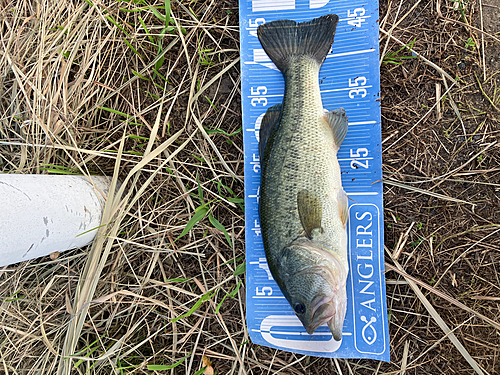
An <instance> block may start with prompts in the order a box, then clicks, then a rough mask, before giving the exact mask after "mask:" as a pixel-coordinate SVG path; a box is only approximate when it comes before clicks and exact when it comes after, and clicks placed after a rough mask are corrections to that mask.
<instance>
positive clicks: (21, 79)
mask: <svg viewBox="0 0 500 375" xmlns="http://www.w3.org/2000/svg"><path fill="white" fill-rule="evenodd" d="M490 3H491V4H490ZM1 4H2V7H1V8H0V22H1V27H2V33H1V34H0V48H1V53H0V92H1V95H0V170H1V171H2V172H7V173H69V172H71V173H80V174H85V175H87V176H89V178H91V176H92V175H94V174H107V175H110V176H112V177H113V178H114V183H113V184H114V185H113V187H112V191H114V194H113V196H112V197H110V198H108V201H107V203H106V207H105V211H104V214H103V218H102V223H103V224H106V225H105V226H103V227H102V228H100V229H99V232H98V234H97V237H96V240H95V241H94V242H93V244H92V245H91V246H88V247H87V248H83V249H75V250H71V251H68V252H65V253H63V254H61V255H60V257H59V258H58V259H56V260H50V259H49V258H48V257H47V258H42V259H38V260H33V261H29V262H24V263H20V264H17V265H12V266H8V267H4V268H2V269H0V304H1V305H0V311H1V315H0V330H1V331H2V333H3V335H0V373H5V374H9V375H10V374H70V373H75V374H136V373H148V374H150V373H154V372H155V371H157V373H160V370H158V369H159V368H154V367H151V366H155V365H158V366H164V367H163V371H161V372H162V373H167V372H170V373H171V374H174V373H177V374H189V375H192V374H194V373H198V374H200V373H201V372H200V371H201V370H200V369H201V366H202V365H203V363H205V365H206V364H207V363H208V362H206V361H205V362H203V361H202V356H206V357H208V358H210V359H211V361H212V366H213V368H214V369H215V370H216V371H217V372H218V373H219V374H274V373H280V374H331V373H338V374H395V373H400V374H437V373H446V374H457V373H458V374H470V373H473V372H474V371H475V372H476V373H483V374H497V373H499V370H498V369H499V368H500V358H499V356H500V337H499V331H498V328H497V326H498V324H499V321H500V320H499V319H498V316H499V315H500V299H499V297H498V295H499V293H498V291H499V290H500V276H499V275H498V273H499V272H500V269H499V262H500V253H499V245H500V243H499V240H498V238H499V236H498V230H499V228H498V224H499V223H500V213H499V210H498V206H499V197H500V180H499V177H498V176H499V172H500V162H499V158H498V148H499V144H498V139H499V132H500V129H499V121H500V113H499V112H498V108H499V106H500V80H499V78H500V74H498V73H499V72H500V60H498V55H500V53H499V51H500V44H499V43H498V41H497V38H498V37H499V34H498V33H499V32H500V29H499V28H498V27H496V26H495V24H492V23H491V22H490V23H488V21H489V20H490V19H493V18H494V17H496V16H497V15H500V6H498V5H495V4H494V3H493V1H492V0H490V1H489V3H488V2H487V0H484V1H483V2H482V3H480V1H479V0H478V1H476V0H469V2H464V1H458V2H452V1H444V0H437V2H435V1H434V2H433V1H431V2H427V1H422V0H410V1H402V0H401V1H394V2H392V1H389V2H387V1H382V2H381V8H380V9H381V16H380V20H381V21H380V25H381V34H380V35H381V43H380V45H381V52H384V53H382V58H381V79H382V91H381V92H382V97H383V99H382V115H383V136H384V139H385V140H384V173H385V175H386V178H387V182H388V183H387V184H386V187H385V211H386V227H385V231H386V241H385V242H386V246H387V253H388V255H387V258H386V259H387V261H388V272H387V274H386V277H387V279H388V287H387V288H388V289H387V297H388V306H389V316H390V323H391V325H390V333H391V359H392V362H391V363H379V362H375V361H368V360H330V359H322V358H321V359H320V358H312V357H307V356H299V355H294V354H291V353H286V352H281V351H276V350H272V349H268V348H265V347H259V346H256V345H253V344H252V343H251V342H249V341H248V334H247V332H246V327H245V324H244V322H245V298H244V278H243V275H241V274H240V272H239V270H240V269H241V267H240V268H238V270H237V267H238V266H240V265H241V264H242V263H243V259H244V217H243V210H242V207H243V206H242V204H243V200H242V198H243V186H242V183H241V181H242V179H243V152H242V134H241V115H240V113H241V110H240V92H239V80H240V77H239V60H238V57H239V50H238V49H239V34H238V4H237V2H235V1H227V2H215V1H201V0H200V1H192V2H191V1H182V2H177V1H175V2H172V3H171V12H170V13H169V12H168V11H167V12H166V10H165V2H154V3H153V2H151V3H146V2H140V1H137V2H114V1H108V2H95V3H90V2H86V1H84V0H82V1H66V2H65V3H64V4H61V3H60V2H58V3H53V2H41V1H39V2H36V1H28V0H21V1H16V2H8V1H2V3H1ZM92 4H94V5H92ZM148 4H149V5H148ZM167 4H170V3H169V2H168V1H167ZM60 9H63V11H61V10H60ZM480 10H481V11H482V14H483V18H484V22H483V24H482V23H481V21H480V17H479V13H480V12H479V11H480ZM166 14H167V16H166ZM168 14H170V16H168ZM490 25H491V27H490ZM495 27H496V28H495ZM481 30H484V32H481ZM495 33H496V34H495ZM495 35H496V36H495ZM413 40H415V42H414V44H413V45H412V49H413V50H414V52H415V54H416V55H419V56H421V57H422V58H416V59H406V60H400V59H399V57H401V56H407V55H409V54H410V53H411V52H410V51H408V49H405V48H403V50H402V51H400V52H399V54H394V52H396V51H398V50H399V49H400V48H401V47H402V46H405V45H407V46H408V45H409V44H410V43H411V42H412V41H413ZM482 44H484V46H485V49H484V51H483V48H482ZM387 54H390V55H389V56H390V57H391V59H389V58H388V57H387V58H385V59H384V56H386V55H387ZM391 54H392V55H391ZM388 60H391V61H388ZM394 63H401V64H394ZM118 180H119V181H121V182H122V184H121V185H120V184H118V183H117V181H118ZM115 184H116V185H115ZM192 218H195V219H194V220H193V219H192ZM195 221H196V223H195ZM189 223H191V224H193V223H194V225H193V226H192V228H191V229H190V227H191V225H190V224H189ZM186 227H187V228H188V229H190V230H189V231H188V230H186ZM235 271H237V272H235ZM422 287H424V290H425V291H422V290H421V289H422ZM173 366H176V367H173ZM2 371H3V372H2Z"/></svg>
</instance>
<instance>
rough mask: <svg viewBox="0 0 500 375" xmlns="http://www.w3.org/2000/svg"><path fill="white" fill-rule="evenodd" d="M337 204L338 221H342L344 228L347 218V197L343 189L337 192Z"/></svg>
mask: <svg viewBox="0 0 500 375" xmlns="http://www.w3.org/2000/svg"><path fill="white" fill-rule="evenodd" d="M338 202H339V214H340V220H342V224H344V228H345V227H346V226H347V216H348V215H349V197H348V196H347V194H346V192H345V191H344V189H340V191H339V194H338Z"/></svg>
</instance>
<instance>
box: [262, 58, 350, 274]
mask: <svg viewBox="0 0 500 375" xmlns="http://www.w3.org/2000/svg"><path fill="white" fill-rule="evenodd" d="M318 74H319V66H318V64H317V62H316V61H314V60H312V59H310V58H307V57H303V58H302V59H298V60H297V61H296V62H294V63H293V64H292V65H291V67H290V69H289V71H287V73H286V77H285V82H286V90H285V98H284V101H283V103H284V104H283V113H282V118H281V121H280V125H279V132H278V134H277V135H276V138H275V140H274V142H273V146H272V149H270V150H269V151H270V154H269V155H268V156H266V155H265V156H264V158H265V160H266V161H265V162H264V170H263V173H262V175H263V178H262V193H261V194H262V198H261V199H262V201H263V202H267V200H269V201H270V202H274V203H271V204H269V205H267V204H263V205H262V206H261V215H262V217H263V220H262V223H261V225H262V230H263V232H264V233H266V234H267V235H265V236H264V238H265V239H266V238H267V239H268V246H266V248H269V249H271V248H272V249H277V251H275V252H272V253H271V252H270V253H271V255H270V256H271V257H272V258H273V259H274V258H276V257H277V256H279V252H280V251H281V250H282V249H283V248H284V247H286V246H288V245H289V244H290V243H291V242H292V241H293V240H294V239H296V238H297V237H298V236H299V235H303V229H302V226H301V224H300V220H299V216H298V210H297V193H298V191H300V190H302V189H307V190H309V191H311V192H313V193H314V194H317V195H318V196H319V197H320V199H321V203H322V206H323V212H324V214H323V221H322V225H323V226H324V230H325V232H326V233H328V235H325V236H324V237H323V238H322V242H325V244H326V245H327V246H329V247H330V248H331V249H338V254H339V255H340V256H341V257H342V259H343V260H344V261H345V266H346V267H347V261H346V251H347V249H346V246H345V241H346V239H343V238H342V239H341V238H340V237H341V236H339V235H337V232H339V231H341V232H345V230H343V225H342V223H341V221H340V216H339V208H338V203H337V193H338V191H339V189H341V188H342V187H341V180H340V167H339V165H338V161H337V151H336V150H335V149H334V141H333V134H332V131H331V129H330V127H329V125H328V124H327V123H326V122H325V121H321V120H320V119H321V117H322V115H323V113H324V111H323V106H322V104H321V96H320V92H319V84H318ZM288 98H291V99H290V100H289V99H288ZM298 108H300V110H298ZM266 158H268V159H266ZM339 243H341V245H340V246H339ZM339 247H340V248H339ZM342 247H343V249H341V248H342Z"/></svg>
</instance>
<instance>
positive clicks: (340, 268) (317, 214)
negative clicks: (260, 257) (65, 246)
mask: <svg viewBox="0 0 500 375" xmlns="http://www.w3.org/2000/svg"><path fill="white" fill-rule="evenodd" d="M338 19H339V18H338V16H337V15H335V14H330V15H327V16H323V17H320V18H316V19H314V20H312V21H309V22H303V23H296V22H295V21H291V20H278V21H273V22H270V23H266V24H263V25H260V26H259V28H258V29H257V35H258V37H259V40H260V42H261V44H262V47H263V48H264V50H265V51H266V53H267V55H268V56H269V58H271V60H272V61H273V62H274V64H275V65H276V66H277V67H278V69H279V70H280V71H281V72H282V73H283V75H284V78H285V96H284V100H283V104H278V105H275V106H273V107H271V108H269V109H268V111H267V112H266V114H265V116H264V118H263V119H262V124H261V128H260V144H259V152H260V160H261V162H262V178H261V193H260V194H261V197H260V218H261V227H262V236H263V240H264V249H265V252H266V257H267V261H268V264H269V268H270V270H271V273H272V275H273V277H274V280H275V281H276V282H277V284H278V286H279V287H280V289H281V291H282V292H283V294H284V295H285V297H286V299H287V300H288V302H289V303H290V305H291V306H292V308H293V310H294V311H295V314H296V315H297V317H298V318H299V319H300V321H301V322H302V324H303V325H304V327H305V329H306V330H307V332H308V333H309V334H312V333H313V332H314V331H315V330H316V329H317V328H318V327H319V326H320V325H322V324H324V323H327V324H328V327H329V328H330V330H331V331H332V334H333V337H334V339H335V340H337V341H339V340H341V338H342V326H343V322H344V317H345V313H346V308H347V295H346V279H347V274H348V270H349V266H348V263H347V233H346V224H347V210H348V198H347V195H346V193H345V192H344V189H343V188H342V182H341V178H340V166H339V163H338V160H337V151H338V149H339V147H340V144H341V143H342V141H343V140H344V138H345V136H346V134H347V116H346V114H345V111H344V109H343V108H340V109H337V110H335V111H331V112H328V113H325V112H324V110H323V105H322V102H321V95H320V90H319V78H318V75H319V69H320V67H321V65H322V63H323V61H324V60H325V58H326V55H327V54H328V52H329V51H330V48H331V45H332V43H333V38H334V35H335V29H336V27H337V23H338Z"/></svg>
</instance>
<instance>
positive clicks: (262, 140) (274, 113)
mask: <svg viewBox="0 0 500 375" xmlns="http://www.w3.org/2000/svg"><path fill="white" fill-rule="evenodd" d="M280 117H281V104H276V105H273V106H272V107H269V109H268V110H267V112H266V114H265V115H264V117H263V118H262V122H261V124H260V131H259V156H260V160H261V162H262V160H263V159H264V150H265V149H266V145H267V141H269V138H271V135H272V134H273V133H274V132H275V131H276V129H277V128H278V124H279V122H280Z"/></svg>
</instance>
